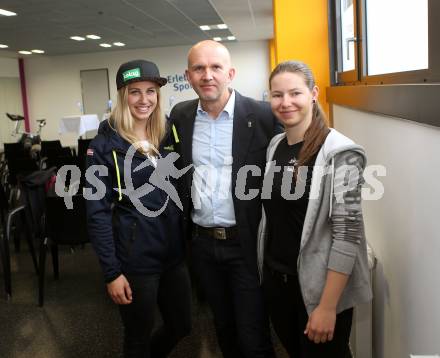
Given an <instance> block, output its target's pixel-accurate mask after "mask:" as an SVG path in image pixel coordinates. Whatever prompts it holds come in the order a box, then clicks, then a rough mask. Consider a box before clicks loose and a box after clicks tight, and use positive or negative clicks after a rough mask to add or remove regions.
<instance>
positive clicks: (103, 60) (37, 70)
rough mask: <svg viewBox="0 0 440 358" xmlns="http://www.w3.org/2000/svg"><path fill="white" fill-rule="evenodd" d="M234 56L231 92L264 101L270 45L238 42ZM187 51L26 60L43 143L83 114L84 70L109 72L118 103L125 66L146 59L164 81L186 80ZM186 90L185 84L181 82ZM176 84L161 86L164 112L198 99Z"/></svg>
mask: <svg viewBox="0 0 440 358" xmlns="http://www.w3.org/2000/svg"><path fill="white" fill-rule="evenodd" d="M227 47H228V48H229V49H230V51H231V55H232V61H233V65H234V66H235V67H236V69H237V75H236V78H235V80H234V82H233V87H234V88H236V89H237V90H239V91H240V92H242V93H243V94H245V95H247V96H250V97H254V98H257V99H261V98H262V97H263V92H264V90H265V89H266V88H267V81H268V73H269V58H268V45H267V42H266V41H249V42H236V43H231V44H227ZM188 50H189V46H179V47H162V48H155V49H141V50H127V51H113V52H108V53H107V52H105V53H104V52H100V53H93V54H80V55H70V56H52V57H49V56H39V57H33V58H30V57H29V58H26V60H25V71H26V82H27V93H28V104H29V112H30V118H31V125H32V126H34V127H35V123H32V120H35V119H38V118H46V119H47V125H46V127H45V128H44V130H43V139H56V138H59V137H60V136H59V134H58V121H59V119H60V118H61V117H63V116H67V115H75V114H80V108H79V107H78V105H77V102H78V101H81V83H80V70H89V69H97V68H108V70H109V82H110V97H111V99H112V100H113V102H115V100H116V85H115V76H116V72H117V70H118V67H119V65H120V64H121V63H123V62H126V61H129V60H133V59H138V58H142V59H148V60H152V61H153V62H155V63H157V64H158V66H159V69H160V72H161V75H162V76H164V77H167V76H169V75H170V76H174V75H183V74H184V72H185V68H186V57H187V52H188ZM178 84H179V85H184V84H185V82H179V83H178ZM173 86H174V83H170V84H169V85H167V86H165V87H163V89H162V97H163V99H164V100H163V105H164V109H165V110H168V109H169V99H170V97H171V96H173V97H174V103H173V104H175V103H177V102H179V101H182V100H185V99H190V98H194V97H195V93H194V92H193V90H192V89H191V88H189V86H187V88H186V89H185V90H183V91H181V92H180V91H175V89H174V87H173ZM60 138H61V140H62V142H63V144H64V145H73V144H75V143H76V137H74V136H73V135H69V134H67V135H62V136H61V137H60Z"/></svg>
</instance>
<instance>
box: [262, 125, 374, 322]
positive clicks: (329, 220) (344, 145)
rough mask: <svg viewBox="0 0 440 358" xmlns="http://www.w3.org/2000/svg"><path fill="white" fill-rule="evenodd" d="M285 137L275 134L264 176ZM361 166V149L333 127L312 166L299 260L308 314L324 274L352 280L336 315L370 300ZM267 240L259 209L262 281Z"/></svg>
mask: <svg viewBox="0 0 440 358" xmlns="http://www.w3.org/2000/svg"><path fill="white" fill-rule="evenodd" d="M285 136H286V135H285V133H282V134H279V135H277V136H275V137H274V138H273V139H272V141H271V142H270V144H269V147H268V149H267V157H266V159H267V162H268V163H267V165H266V175H267V173H268V171H269V169H270V166H271V165H273V163H274V162H273V161H272V158H273V155H274V153H275V149H276V148H277V146H278V144H279V143H280V141H281V140H282V139H283V138H285ZM365 164H366V157H365V152H364V150H363V148H362V147H360V146H359V145H356V144H355V143H354V142H353V141H352V140H351V139H349V138H347V137H345V136H344V135H343V134H341V133H339V132H338V131H336V130H335V129H331V130H330V133H329V134H328V136H327V138H326V140H325V142H324V144H323V145H322V147H321V149H320V150H319V152H318V154H317V157H316V161H315V165H314V167H313V173H312V182H311V186H310V197H309V204H308V207H307V212H306V216H305V220H304V226H303V231H302V236H301V244H300V251H299V256H298V261H297V270H298V277H299V282H300V286H301V292H302V296H303V299H304V303H305V306H306V309H307V312H308V313H309V314H310V313H311V312H312V311H313V310H314V309H315V308H316V306H318V304H319V302H320V299H321V295H322V291H323V289H324V286H325V283H326V278H327V271H328V270H332V271H336V272H341V273H344V274H347V275H349V276H350V277H349V280H348V282H347V285H346V287H345V289H344V291H343V293H342V295H341V297H340V299H339V302H338V306H337V310H336V311H337V313H339V312H341V311H343V310H345V309H347V308H350V307H354V306H356V305H357V304H360V303H364V302H368V301H369V300H371V298H372V292H371V286H370V275H369V268H368V258H367V243H366V240H365V234H364V226H363V218H362V209H361V203H360V201H361V200H360V198H361V186H362V184H363V178H362V173H363V169H364V167H365ZM264 190H265V189H264V188H263V195H264ZM266 238H267V227H266V215H265V212H264V209H263V212H262V218H261V221H260V225H259V229H258V248H257V250H258V265H259V272H260V279H261V280H263V277H262V272H263V262H264V248H265V243H266Z"/></svg>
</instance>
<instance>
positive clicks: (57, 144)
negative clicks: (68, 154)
mask: <svg viewBox="0 0 440 358" xmlns="http://www.w3.org/2000/svg"><path fill="white" fill-rule="evenodd" d="M62 149H63V146H62V145H61V141H60V140H43V141H41V152H40V155H41V157H47V156H49V155H50V154H54V153H59V152H61V151H62Z"/></svg>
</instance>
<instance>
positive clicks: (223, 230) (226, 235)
mask: <svg viewBox="0 0 440 358" xmlns="http://www.w3.org/2000/svg"><path fill="white" fill-rule="evenodd" d="M194 232H195V234H196V235H206V236H210V237H213V238H214V239H217V240H232V239H235V238H236V237H237V226H231V227H204V226H199V225H197V224H194Z"/></svg>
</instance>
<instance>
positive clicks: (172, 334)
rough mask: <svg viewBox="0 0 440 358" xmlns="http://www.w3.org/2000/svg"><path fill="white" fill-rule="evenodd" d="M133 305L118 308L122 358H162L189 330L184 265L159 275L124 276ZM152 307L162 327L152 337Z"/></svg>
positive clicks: (188, 289) (189, 317)
mask: <svg viewBox="0 0 440 358" xmlns="http://www.w3.org/2000/svg"><path fill="white" fill-rule="evenodd" d="M126 277H127V280H128V282H129V283H130V287H131V289H132V292H133V302H132V303H131V304H129V305H120V306H119V310H120V314H121V318H122V322H123V325H124V357H125V358H128V357H130V358H135V357H136V358H141V357H142V358H150V357H151V358H165V357H167V356H168V354H169V353H170V352H171V351H172V349H173V348H174V347H175V346H176V344H177V343H178V342H179V340H180V339H181V338H183V337H185V336H186V335H188V334H189V333H190V330H191V288H190V287H191V285H190V281H189V275H188V271H187V268H186V266H185V265H183V264H180V265H177V266H175V267H173V268H171V269H168V270H166V271H164V272H162V273H158V274H149V275H126ZM156 306H159V310H160V313H161V315H162V320H163V326H162V327H160V328H159V329H158V330H157V331H156V332H155V333H154V334H153V335H152V332H153V328H154V323H155V322H154V318H155V317H154V316H155V312H156Z"/></svg>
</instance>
